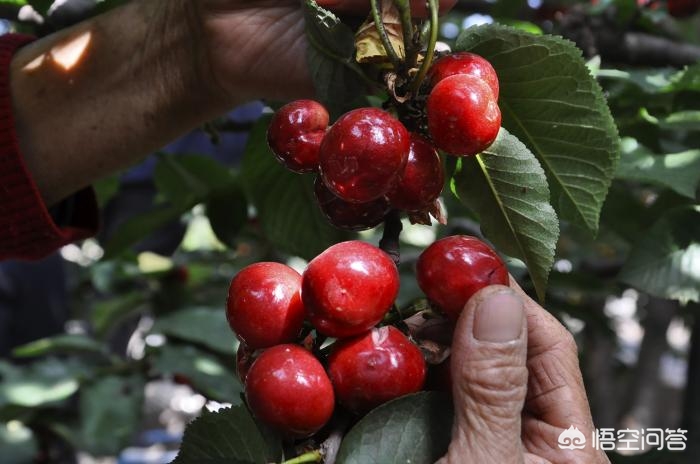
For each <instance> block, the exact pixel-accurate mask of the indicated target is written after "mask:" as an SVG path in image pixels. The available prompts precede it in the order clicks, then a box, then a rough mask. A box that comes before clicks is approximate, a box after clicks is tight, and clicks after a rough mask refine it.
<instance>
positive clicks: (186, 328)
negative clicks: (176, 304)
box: [151, 307, 236, 356]
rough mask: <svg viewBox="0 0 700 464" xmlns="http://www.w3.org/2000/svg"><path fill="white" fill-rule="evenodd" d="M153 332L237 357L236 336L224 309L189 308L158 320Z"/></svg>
mask: <svg viewBox="0 0 700 464" xmlns="http://www.w3.org/2000/svg"><path fill="white" fill-rule="evenodd" d="M151 331H152V332H157V333H162V334H164V335H168V336H172V337H177V338H179V339H182V340H187V341H189V342H194V343H199V344H202V345H204V346H206V347H208V348H211V349H213V350H216V351H218V352H220V353H223V354H226V355H231V356H233V355H235V354H236V353H235V350H234V345H235V335H234V334H233V333H232V332H231V329H230V328H229V326H228V322H226V312H225V310H224V309H223V308H205V307H201V308H187V309H182V310H180V311H177V312H174V313H171V314H167V315H165V316H162V317H160V318H158V319H157V320H156V323H155V325H154V326H153V329H152V330H151Z"/></svg>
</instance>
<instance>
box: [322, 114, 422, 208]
mask: <svg viewBox="0 0 700 464" xmlns="http://www.w3.org/2000/svg"><path fill="white" fill-rule="evenodd" d="M408 150H409V134H408V131H407V130H406V128H405V127H404V125H403V124H401V123H400V122H399V121H398V120H397V119H395V118H394V117H393V116H391V115H390V114H389V113H387V112H386V111H382V110H380V109H377V108H360V109H357V110H353V111H350V112H349V113H346V114H345V115H343V116H341V117H340V119H338V120H337V121H336V122H335V124H333V126H332V127H331V128H330V130H329V131H328V133H327V134H326V136H325V137H324V139H323V143H321V151H320V153H319V164H320V170H321V177H322V178H323V181H324V182H325V184H326V185H327V186H328V188H329V189H330V190H331V192H333V193H334V194H335V195H336V196H338V197H340V198H342V199H343V200H345V201H349V202H351V203H367V202H369V201H372V200H376V199H377V198H379V197H381V196H383V195H384V194H386V193H387V192H388V191H389V189H390V188H391V186H392V184H393V183H394V182H395V181H396V179H397V177H398V175H399V174H400V173H401V170H402V169H403V167H404V166H405V165H406V160H407V159H408Z"/></svg>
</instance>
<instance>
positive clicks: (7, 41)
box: [0, 34, 99, 260]
mask: <svg viewBox="0 0 700 464" xmlns="http://www.w3.org/2000/svg"><path fill="white" fill-rule="evenodd" d="M33 40H34V38H33V37H31V36H27V35H21V34H7V35H4V36H2V37H0V260H4V259H26V260H35V259H40V258H43V257H45V256H46V255H48V254H50V253H51V252H52V251H55V250H56V249H58V248H60V247H61V246H63V245H66V244H68V243H70V242H73V241H76V240H81V239H84V238H87V237H89V236H91V235H94V234H95V233H96V232H97V228H98V217H99V216H98V208H97V201H96V198H95V194H94V191H93V190H92V189H91V188H88V189H84V190H81V191H80V192H78V193H76V194H75V195H74V197H73V198H72V199H71V200H72V201H73V202H74V204H73V211H72V215H71V217H69V218H67V220H66V222H65V223H63V224H61V226H59V225H58V224H56V223H55V222H54V220H53V218H52V217H51V215H50V214H49V211H48V209H47V208H46V205H45V204H44V201H43V199H42V198H41V194H40V192H39V189H38V188H37V186H36V184H35V183H34V180H33V179H32V178H31V176H30V174H29V171H28V170H27V167H26V166H25V164H24V158H23V157H22V154H21V152H20V149H19V143H18V141H17V132H16V128H15V120H14V115H13V112H12V110H13V106H12V89H11V87H10V63H11V61H12V57H13V56H14V54H15V52H16V51H17V49H19V48H20V47H21V46H23V45H26V44H27V43H29V42H31V41H33Z"/></svg>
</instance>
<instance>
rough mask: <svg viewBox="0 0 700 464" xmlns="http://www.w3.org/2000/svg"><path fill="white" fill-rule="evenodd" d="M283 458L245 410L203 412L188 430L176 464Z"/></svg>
mask: <svg viewBox="0 0 700 464" xmlns="http://www.w3.org/2000/svg"><path fill="white" fill-rule="evenodd" d="M281 456H282V450H281V444H280V443H278V442H277V443H270V442H269V441H266V439H265V438H264V436H263V434H262V433H261V432H260V429H258V426H257V425H256V424H255V421H254V420H253V418H252V417H251V415H250V413H249V412H248V410H247V409H246V408H245V406H243V405H240V406H236V407H233V408H227V409H222V410H220V411H219V412H209V411H204V412H203V413H202V415H201V416H200V417H199V418H197V419H196V420H195V421H194V422H192V423H191V424H190V425H189V426H188V427H187V429H186V430H185V435H184V437H183V440H182V446H181V447H180V452H179V453H178V455H177V458H175V460H174V461H173V464H265V463H268V462H277V461H278V460H279V459H280V457H281Z"/></svg>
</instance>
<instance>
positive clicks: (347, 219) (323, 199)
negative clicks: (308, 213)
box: [314, 177, 390, 231]
mask: <svg viewBox="0 0 700 464" xmlns="http://www.w3.org/2000/svg"><path fill="white" fill-rule="evenodd" d="M314 194H315V195H316V201H317V203H318V206H319V207H320V208H321V212H322V213H323V215H324V216H326V219H328V221H329V222H330V223H331V224H333V225H334V226H335V227H338V228H339V229H344V230H352V231H360V230H367V229H371V228H373V227H377V226H378V225H379V224H381V223H382V221H384V216H386V213H388V212H389V209H390V206H389V200H388V199H387V198H386V197H379V198H377V199H376V200H372V201H370V202H368V203H350V202H347V201H345V200H343V199H341V198H339V197H337V196H335V195H334V194H333V192H331V191H330V190H329V189H328V187H326V184H324V183H323V180H321V178H320V177H317V178H316V181H315V183H314Z"/></svg>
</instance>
